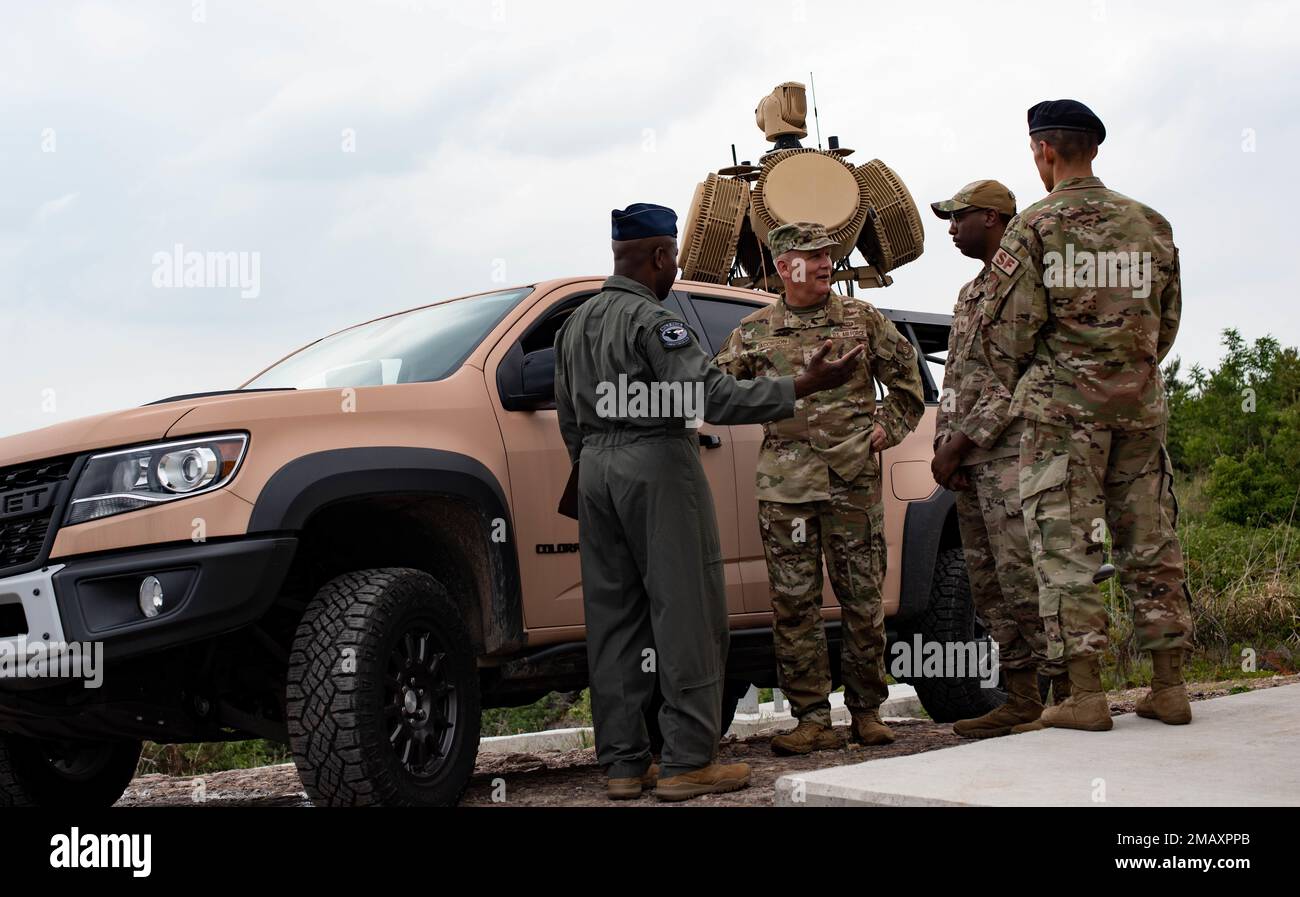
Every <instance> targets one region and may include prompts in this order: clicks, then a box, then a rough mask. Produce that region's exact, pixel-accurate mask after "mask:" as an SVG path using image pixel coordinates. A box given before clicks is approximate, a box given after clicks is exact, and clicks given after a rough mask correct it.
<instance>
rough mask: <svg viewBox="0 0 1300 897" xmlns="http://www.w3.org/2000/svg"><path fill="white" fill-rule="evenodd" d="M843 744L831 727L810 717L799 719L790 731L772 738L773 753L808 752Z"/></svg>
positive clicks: (834, 747) (825, 749)
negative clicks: (797, 723)
mask: <svg viewBox="0 0 1300 897" xmlns="http://www.w3.org/2000/svg"><path fill="white" fill-rule="evenodd" d="M843 746H844V744H843V742H841V741H840V736H839V735H837V734H836V733H835V730H834V729H833V728H831V727H830V726H827V725H824V724H822V723H819V722H816V721H814V720H810V719H801V720H799V725H797V726H795V727H794V729H793V730H792V731H790V732H782V733H781V734H780V735H775V736H773V738H772V753H774V754H787V755H788V754H810V753H812V752H813V751H829V750H834V749H836V748H841V747H843Z"/></svg>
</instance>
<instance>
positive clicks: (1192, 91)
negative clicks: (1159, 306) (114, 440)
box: [0, 0, 1300, 433]
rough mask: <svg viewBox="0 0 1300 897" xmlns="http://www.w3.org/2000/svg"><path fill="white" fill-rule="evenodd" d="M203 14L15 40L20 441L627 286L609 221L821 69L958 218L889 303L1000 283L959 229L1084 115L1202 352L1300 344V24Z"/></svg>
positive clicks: (166, 5)
mask: <svg viewBox="0 0 1300 897" xmlns="http://www.w3.org/2000/svg"><path fill="white" fill-rule="evenodd" d="M193 9H194V7H193V5H192V4H191V3H188V2H176V0H153V2H131V3H126V2H119V3H103V2H83V3H79V4H77V5H74V6H63V5H57V4H7V5H6V6H5V8H4V9H3V11H2V12H0V53H3V54H4V57H5V59H6V64H5V66H3V67H0V90H2V91H3V92H4V94H5V96H6V116H7V120H6V127H5V129H4V130H3V132H0V157H3V158H4V159H5V162H6V167H5V174H6V179H5V189H4V190H3V191H0V326H3V327H4V330H3V333H4V334H5V336H6V341H7V342H6V348H5V352H4V353H3V354H0V359H3V360H2V361H0V365H3V369H2V371H0V372H2V373H3V375H4V379H5V383H6V396H7V398H8V400H7V401H6V402H5V403H4V404H3V405H0V433H12V432H17V431H20V430H25V429H29V428H31V427H35V426H41V425H44V424H48V423H52V422H54V421H55V420H62V419H66V418H68V417H72V416H77V415H81V414H89V413H93V412H97V411H103V410H108V409H111V408H115V407H122V406H124V405H130V404H135V403H138V402H142V401H148V400H151V399H154V398H158V397H160V396H162V395H167V394H175V393H181V392H187V391H197V390H202V389H206V388H220V387H227V386H231V385H234V384H237V383H239V382H241V381H242V380H243V379H244V378H245V377H246V376H247V375H248V374H249V373H251V372H253V371H256V370H258V369H260V368H261V367H262V366H263V365H264V364H265V363H266V362H268V361H270V360H273V359H274V358H277V357H279V356H280V355H282V354H283V353H284V352H285V351H287V350H289V349H290V348H293V347H295V346H298V345H301V344H303V343H305V342H307V341H309V340H311V339H312V338H314V337H316V336H319V335H320V334H323V333H326V332H329V331H331V330H334V329H338V328H339V327H342V326H346V325H348V324H351V323H355V322H358V321H361V320H365V319H368V318H370V317H374V316H376V315H379V314H383V313H385V312H389V311H393V310H396V309H400V308H407V307H411V306H415V305H419V304H423V303H426V302H428V301H430V300H432V299H435V298H438V297H441V296H447V295H456V294H459V293H465V292H471V291H476V290H481V289H484V288H488V287H491V286H493V285H494V282H493V281H492V280H491V277H492V275H493V273H495V272H497V271H499V270H500V264H499V263H502V264H504V266H505V271H506V276H507V279H508V280H509V281H510V282H527V281H530V280H533V279H540V278H545V277H551V276H561V275H568V274H591V273H600V272H603V271H604V270H606V269H607V268H608V264H609V260H608V219H607V215H608V212H609V209H611V208H614V207H617V206H623V205H626V204H628V203H630V202H635V201H639V200H649V201H656V202H664V203H667V204H670V205H673V206H675V207H676V208H677V209H678V210H679V211H680V212H682V213H683V214H684V213H685V211H686V206H687V203H689V201H690V197H691V194H692V191H693V190H694V187H695V184H696V183H697V182H698V181H699V180H701V179H702V178H703V177H704V176H705V175H706V174H707V173H708V172H710V171H713V170H716V169H717V168H719V167H721V166H723V165H726V164H729V163H730V154H731V145H732V144H733V143H734V144H735V145H736V148H737V153H738V154H739V156H740V157H741V158H742V159H745V158H748V159H751V160H753V159H757V157H758V155H759V154H760V153H761V152H762V151H763V149H764V148H765V143H764V141H763V138H762V135H761V134H760V133H759V132H758V130H757V128H756V127H755V125H754V119H753V110H754V106H755V104H756V102H757V100H758V99H759V98H760V97H761V96H763V95H764V94H766V93H767V92H768V91H769V90H770V89H771V88H772V87H773V86H774V85H775V84H777V83H779V82H781V81H785V80H800V81H806V80H807V76H808V73H809V71H812V72H814V73H815V75H816V86H817V102H818V107H819V113H820V125H821V133H822V137H823V139H824V138H826V137H828V136H829V135H831V134H836V135H838V136H839V137H840V138H841V141H842V142H843V144H844V145H845V146H850V147H853V148H854V149H855V150H856V151H857V155H856V156H855V157H853V159H854V161H865V160H867V159H870V158H875V157H879V158H881V159H883V160H884V161H885V162H887V163H888V164H889V165H890V166H891V167H893V168H894V169H895V170H896V171H897V172H898V173H899V174H900V175H901V176H902V177H903V178H904V179H905V180H906V182H907V184H908V186H909V187H910V188H911V190H912V192H913V194H914V196H915V198H916V200H917V202H918V204H920V205H921V207H922V211H923V212H925V227H926V232H927V246H926V252H925V254H924V255H923V256H922V257H921V258H920V259H919V260H918V261H916V262H915V263H913V264H911V265H908V266H906V267H904V268H902V269H899V270H898V271H897V272H896V277H895V285H894V286H893V287H891V288H890V289H889V290H887V291H872V292H870V293H868V294H866V295H867V298H869V299H871V300H872V301H874V302H877V303H878V304H880V305H883V306H887V307H896V308H911V309H915V310H918V311H937V312H947V311H949V310H950V309H951V307H952V303H953V301H954V299H955V297H956V294H957V290H958V288H959V287H960V285H961V284H962V283H963V282H964V281H966V280H968V279H970V278H971V277H973V276H974V275H975V273H976V270H975V269H976V268H977V267H978V264H977V263H972V262H971V261H970V260H969V259H965V258H963V257H962V256H960V255H959V254H958V253H957V252H956V251H955V250H954V249H953V248H952V246H951V244H950V241H949V239H948V237H947V234H946V232H945V227H944V224H943V222H940V221H939V220H938V219H934V218H933V217H932V216H929V214H928V212H927V211H926V210H925V203H927V202H929V201H930V200H932V199H936V198H940V197H946V196H950V195H951V194H952V192H953V191H954V190H955V189H956V188H957V187H958V186H960V185H961V184H964V183H967V182H969V181H971V180H974V179H976V178H979V177H990V176H991V177H997V178H999V179H1001V180H1003V181H1005V182H1006V183H1007V184H1008V185H1009V186H1011V187H1012V189H1013V190H1015V192H1016V193H1017V195H1018V196H1019V197H1021V200H1022V202H1030V201H1032V200H1033V199H1036V198H1038V197H1039V196H1041V195H1042V192H1043V189H1042V185H1041V184H1040V183H1039V182H1038V180H1037V175H1036V173H1035V171H1034V169H1033V167H1032V164H1031V163H1030V160H1029V156H1028V149H1027V146H1026V140H1025V137H1024V133H1023V128H1024V110H1025V109H1026V108H1027V107H1028V106H1029V105H1030V104H1032V103H1033V102H1035V101H1037V100H1040V99H1043V98H1046V97H1057V96H1079V97H1080V98H1082V99H1084V100H1085V101H1087V102H1089V103H1090V105H1092V106H1093V107H1094V108H1095V109H1097V110H1098V111H1099V112H1100V113H1101V114H1102V115H1103V117H1104V118H1105V119H1106V123H1107V128H1108V131H1109V134H1110V136H1109V137H1108V139H1107V141H1106V143H1105V144H1104V145H1103V147H1102V150H1103V151H1102V153H1101V155H1100V157H1099V160H1098V172H1099V173H1100V174H1101V176H1102V177H1103V179H1105V180H1106V181H1107V183H1109V184H1110V185H1111V186H1113V187H1115V188H1116V189H1118V190H1120V191H1121V192H1124V193H1127V194H1129V195H1132V196H1135V197H1137V198H1139V199H1142V200H1143V201H1145V202H1147V203H1149V204H1150V205H1152V206H1154V207H1155V208H1157V209H1159V210H1160V211H1162V212H1163V213H1164V214H1166V215H1167V216H1168V217H1169V218H1170V220H1171V221H1172V222H1173V224H1174V230H1175V237H1176V239H1177V241H1178V243H1179V246H1180V248H1181V251H1182V266H1183V277H1184V302H1185V315H1184V324H1183V329H1182V332H1181V333H1180V336H1179V341H1178V344H1177V345H1176V346H1175V350H1174V351H1175V353H1176V354H1182V355H1184V356H1185V357H1187V358H1188V359H1189V360H1198V361H1206V362H1208V361H1213V360H1214V359H1215V358H1217V357H1218V355H1219V351H1218V333H1219V331H1220V330H1221V329H1222V328H1223V327H1225V326H1239V327H1241V328H1242V329H1243V331H1244V332H1245V333H1246V334H1247V335H1248V336H1254V335H1262V334H1263V333H1264V332H1267V331H1270V330H1271V331H1273V332H1274V333H1276V334H1278V335H1279V336H1280V337H1282V338H1283V340H1284V341H1288V334H1295V333H1300V310H1298V307H1297V306H1296V305H1295V304H1294V303H1292V302H1291V301H1290V297H1291V293H1292V291H1293V287H1292V286H1291V284H1290V277H1289V275H1288V273H1287V272H1286V270H1285V266H1284V265H1280V264H1278V260H1279V259H1285V258H1288V257H1289V256H1290V255H1291V254H1292V250H1291V247H1290V240H1289V236H1290V227H1289V225H1290V221H1289V217H1288V215H1287V212H1286V211H1284V209H1283V205H1284V204H1282V203H1279V202H1278V201H1277V199H1276V195H1277V190H1278V185H1284V184H1289V183H1290V168H1291V160H1292V159H1293V158H1295V157H1296V155H1297V149H1298V147H1297V143H1298V142H1300V140H1298V138H1300V135H1298V134H1297V125H1295V124H1293V123H1292V118H1293V117H1292V116H1291V114H1290V111H1289V110H1291V109H1294V108H1296V106H1297V99H1300V97H1297V92H1298V91H1300V78H1297V77H1296V76H1297V74H1300V64H1298V63H1297V62H1296V59H1297V58H1300V54H1297V53H1296V52H1295V50H1296V49H1297V47H1296V43H1297V41H1296V38H1295V33H1296V29H1295V27H1294V21H1293V19H1294V15H1295V14H1294V13H1293V12H1292V11H1291V9H1290V8H1289V7H1288V6H1287V5H1286V4H1283V3H1268V2H1254V3H1241V4H1234V5H1231V6H1225V5H1222V4H1219V3H1210V2H1194V3H1187V4H1178V5H1176V6H1174V5H1141V6H1138V5H1135V4H1127V3H1120V2H1116V0H1093V2H1090V3H1086V4H1082V5H1079V4H1076V5H1075V6H1072V7H1050V6H1048V7H1044V6H1042V5H1041V4H1031V3H1028V2H1022V3H1015V4H1011V5H1008V6H1006V7H1005V8H1002V7H1000V8H999V12H998V13H997V14H996V15H993V14H990V13H989V12H988V11H987V10H984V9H980V8H975V7H971V6H969V5H960V4H957V3H955V2H953V3H946V4H936V5H930V4H927V5H925V6H923V7H922V6H918V5H917V4H908V3H893V4H884V5H881V4H873V5H871V6H870V7H863V6H862V5H861V4H857V3H850V2H826V3H821V2H818V3H812V2H806V0H772V2H755V3H751V4H748V5H747V6H746V7H744V10H743V14H742V13H741V12H740V11H738V9H737V8H735V7H728V6H707V5H705V4H699V3H688V2H668V3H658V4H654V5H646V4H629V3H615V2H606V3H596V2H569V3H564V4H536V3H524V2H521V0H459V2H424V0H391V2H371V3H361V2H354V0H328V2H319V3H313V4H310V5H307V4H298V3H291V2H279V3H253V2H234V0H230V2H215V0H214V2H208V3H206V4H205V5H204V12H205V20H204V21H202V22H196V21H194V18H193ZM809 125H810V129H812V128H813V127H814V122H812V121H810V122H809ZM46 129H50V130H51V131H52V133H53V134H54V135H55V137H56V146H55V149H54V151H48V150H47V149H46V148H45V147H43V143H42V141H43V138H42V135H43V133H44V132H45V131H46ZM1247 129H1249V130H1250V131H1251V132H1252V133H1253V134H1254V139H1255V142H1256V149H1255V151H1254V152H1244V151H1243V133H1244V132H1245V131H1246V130H1247ZM345 131H350V132H351V137H352V138H353V141H354V142H353V143H352V144H351V149H352V150H353V151H349V150H348V143H347V137H348V135H347V134H346V133H345ZM814 133H815V132H814ZM176 243H181V244H183V245H184V246H185V247H186V248H187V249H193V250H197V251H217V252H224V251H256V252H258V253H260V259H261V275H262V290H261V295H260V296H259V297H258V298H257V299H255V300H240V299H239V298H238V294H237V292H233V291H228V292H222V291H221V290H214V289H195V290H157V289H154V288H152V286H151V284H150V274H151V259H152V257H153V254H154V253H156V252H159V251H169V250H170V248H171V247H172V246H173V245H175V244H176ZM1289 341H1291V342H1295V339H1294V337H1290V338H1289ZM56 357H57V362H56V361H54V360H52V359H54V358H56ZM51 386H54V387H56V388H57V389H58V393H59V395H60V397H61V399H60V401H59V403H58V410H57V412H56V413H55V414H50V413H46V412H43V411H42V410H41V395H42V392H41V391H42V390H43V389H44V388H47V387H51Z"/></svg>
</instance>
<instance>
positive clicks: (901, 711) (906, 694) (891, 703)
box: [726, 685, 923, 738]
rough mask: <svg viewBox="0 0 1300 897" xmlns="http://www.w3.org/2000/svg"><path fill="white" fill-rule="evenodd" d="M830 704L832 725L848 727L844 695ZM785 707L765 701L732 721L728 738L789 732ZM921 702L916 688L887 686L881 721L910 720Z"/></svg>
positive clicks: (834, 697)
mask: <svg viewBox="0 0 1300 897" xmlns="http://www.w3.org/2000/svg"><path fill="white" fill-rule="evenodd" d="M830 702H831V723H832V724H833V725H837V726H847V725H848V724H849V711H848V708H847V707H845V706H844V693H843V692H838V691H837V692H833V693H832V694H831V696H830ZM783 704H784V706H783V708H782V709H781V710H779V711H777V710H775V708H774V705H773V703H772V702H771V701H766V702H764V703H762V704H759V705H758V713H740V712H737V713H736V716H735V717H734V718H733V719H732V721H731V728H730V729H728V730H727V733H726V734H728V735H735V736H736V737H737V738H748V737H749V736H750V735H757V734H759V733H761V732H770V733H772V734H773V735H775V734H777V733H779V732H788V731H789V730H791V729H793V728H794V727H795V725H796V722H795V719H794V717H793V716H791V714H790V704H789V702H788V701H787V702H783ZM922 712H923V711H922V709H921V700H920V699H919V698H918V697H917V696H916V689H915V688H913V687H912V686H910V685H891V686H889V697H888V699H886V701H885V703H883V704H881V705H880V716H881V717H882V718H883V719H887V720H888V719H912V718H914V717H918V716H920V715H921V714H922Z"/></svg>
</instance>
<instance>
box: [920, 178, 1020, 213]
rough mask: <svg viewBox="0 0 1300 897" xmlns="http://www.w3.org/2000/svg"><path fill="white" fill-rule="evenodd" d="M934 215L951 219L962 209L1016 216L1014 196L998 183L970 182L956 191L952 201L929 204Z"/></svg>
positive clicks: (985, 181)
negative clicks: (982, 210) (953, 214)
mask: <svg viewBox="0 0 1300 897" xmlns="http://www.w3.org/2000/svg"><path fill="white" fill-rule="evenodd" d="M930 208H932V209H934V214H936V215H938V216H939V217H940V218H951V217H952V213H953V212H960V211H961V210H962V209H992V210H993V211H995V212H1002V213H1003V214H1005V215H1014V214H1016V195H1015V194H1014V193H1012V192H1011V191H1010V190H1009V189H1008V188H1007V186H1006V185H1005V184H1003V183H1001V182H999V181H990V180H984V181H972V182H971V183H969V184H967V185H966V186H965V187H962V188H961V189H960V190H958V191H957V192H956V193H955V194H954V195H953V197H952V199H944V200H941V201H939V202H932V203H930Z"/></svg>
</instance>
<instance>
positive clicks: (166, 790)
mask: <svg viewBox="0 0 1300 897" xmlns="http://www.w3.org/2000/svg"><path fill="white" fill-rule="evenodd" d="M1293 683H1300V675H1291V676H1274V677H1272V678H1270V679H1243V680H1239V681H1228V682H1212V683H1202V684H1193V685H1189V686H1188V693H1189V694H1190V695H1191V697H1192V699H1193V700H1196V701H1201V700H1206V699H1209V698H1217V697H1220V696H1222V695H1227V694H1231V693H1233V691H1234V690H1240V689H1242V688H1246V689H1257V688H1273V687H1276V686H1279V685H1290V684H1293ZM1141 693H1142V690H1141V689H1134V690H1131V691H1124V692H1112V693H1111V696H1110V707H1111V712H1112V713H1131V712H1132V711H1133V706H1134V704H1135V702H1136V701H1137V698H1138V696H1139V695H1140V694H1141ZM1193 725H1195V721H1193ZM891 726H892V728H893V729H894V732H895V734H896V735H897V736H898V740H897V741H895V742H894V743H893V744H891V745H887V746H883V747H870V748H867V747H856V746H845V747H844V748H842V749H840V750H834V751H820V752H818V753H815V754H810V755H807V756H803V757H777V756H774V755H773V754H772V751H771V748H770V746H769V744H768V736H765V735H753V736H750V737H749V738H745V739H735V738H728V739H727V740H725V741H724V742H723V743H722V746H721V749H720V750H719V759H720V761H721V762H724V763H735V762H745V763H748V764H749V765H750V767H751V768H752V772H751V774H750V787H749V788H746V789H744V790H742V791H735V792H732V793H730V794H719V795H708V796H705V797H700V798H696V799H695V800H692V801H688V802H686V803H684V804H663V803H660V802H659V801H657V800H655V799H654V798H653V797H652V796H651V795H649V794H646V795H644V796H642V798H641V799H640V800H633V801H619V802H612V801H609V800H606V799H605V780H604V778H603V777H602V776H601V774H600V770H599V768H598V767H597V766H596V755H595V751H594V750H592V749H590V748H588V749H586V750H576V751H551V752H538V753H535V754H484V755H481V756H480V757H479V758H478V763H477V765H476V766H475V769H474V777H473V778H472V779H471V781H470V785H469V790H468V791H466V793H465V797H464V799H463V800H462V801H461V804H462V806H488V807H490V806H507V807H510V806H513V807H521V806H523V807H534V806H535V807H555V806H565V807H569V806H595V807H620V808H628V807H665V808H667V807H674V806H714V807H723V806H760V807H769V806H771V805H772V798H773V791H774V785H775V783H776V780H777V779H778V778H780V777H781V776H783V775H787V774H789V773H792V772H798V771H800V770H811V769H825V768H827V767H830V766H844V765H847V764H850V763H863V762H867V761H870V760H881V759H884V758H886V757H899V756H903V755H905V754H918V753H922V752H924V751H933V750H940V749H943V748H947V747H952V746H953V745H956V744H960V743H962V742H963V739H961V738H958V737H957V736H955V735H953V734H952V726H950V725H948V724H945V723H934V722H930V721H929V720H900V721H897V722H894V723H891ZM839 728H840V731H842V732H844V733H845V734H847V728H846V727H839ZM502 785H504V800H496V801H494V800H493V797H494V795H495V796H498V797H500V796H502V788H501V786H502ZM200 789H201V796H202V800H197V799H196V795H199V794H200ZM117 805H118V806H119V807H140V806H179V805H186V806H261V807H306V806H310V803H309V801H308V800H307V796H306V794H305V793H304V792H303V790H302V785H301V783H300V782H299V781H298V773H297V771H296V770H295V769H294V767H293V765H292V764H289V763H284V764H280V765H278V766H264V767H261V768H259V769H240V770H232V771H230V772H220V773H213V774H211V775H207V776H204V777H203V778H202V781H201V783H200V780H199V779H196V778H173V777H171V776H166V775H158V774H154V775H146V776H140V777H138V778H137V779H135V781H133V782H132V783H131V786H130V788H128V789H127V792H126V794H125V795H123V797H122V799H121V800H120V801H118V803H117Z"/></svg>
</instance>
